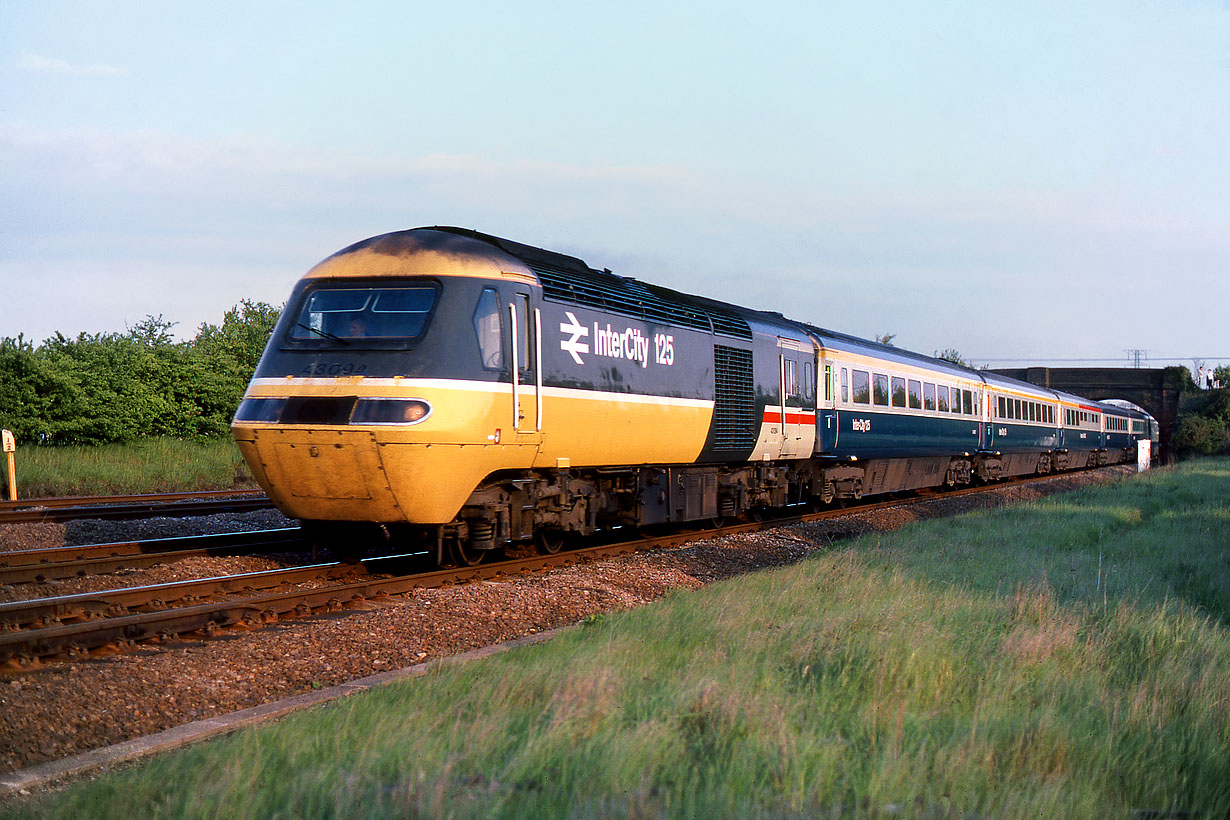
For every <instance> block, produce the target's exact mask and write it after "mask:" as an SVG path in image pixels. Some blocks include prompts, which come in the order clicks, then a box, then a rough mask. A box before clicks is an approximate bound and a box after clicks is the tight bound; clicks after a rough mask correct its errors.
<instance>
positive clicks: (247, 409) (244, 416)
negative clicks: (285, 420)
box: [235, 399, 286, 423]
mask: <svg viewBox="0 0 1230 820" xmlns="http://www.w3.org/2000/svg"><path fill="white" fill-rule="evenodd" d="M285 407H286V399H244V400H243V401H241V402H240V403H239V409H238V410H236V411H235V421H263V422H269V423H273V422H277V421H278V420H279V419H280V418H281V417H282V410H283V408H285Z"/></svg>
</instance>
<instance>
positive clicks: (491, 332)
mask: <svg viewBox="0 0 1230 820" xmlns="http://www.w3.org/2000/svg"><path fill="white" fill-rule="evenodd" d="M474 334H475V335H476V336H477V337H478V352H479V356H480V358H481V359H482V363H483V369H484V370H503V369H504V344H503V341H504V340H503V335H504V334H503V327H502V326H501V315H500V295H499V293H497V292H496V290H495V288H483V292H482V295H481V296H479V297H478V307H476V308H474Z"/></svg>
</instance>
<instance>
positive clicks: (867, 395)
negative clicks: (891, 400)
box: [854, 370, 871, 404]
mask: <svg viewBox="0 0 1230 820" xmlns="http://www.w3.org/2000/svg"><path fill="white" fill-rule="evenodd" d="M854 403H855V404H871V377H870V376H868V375H867V371H866V370H855V371H854Z"/></svg>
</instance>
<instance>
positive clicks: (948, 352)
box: [935, 347, 973, 367]
mask: <svg viewBox="0 0 1230 820" xmlns="http://www.w3.org/2000/svg"><path fill="white" fill-rule="evenodd" d="M935 358H937V359H943V360H944V361H946V362H952V363H953V364H959V365H961V366H962V367H973V365H971V364H970V363H969V362H967V361H965V359H963V358H961V353H960V352H959V351H958V350H957V349H956V348H952V347H946V348H944V349H943V350H937V351H935Z"/></svg>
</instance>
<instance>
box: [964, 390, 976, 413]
mask: <svg viewBox="0 0 1230 820" xmlns="http://www.w3.org/2000/svg"><path fill="white" fill-rule="evenodd" d="M961 405H962V406H963V407H964V408H965V415H967V416H972V415H974V394H973V393H971V392H970V391H968V390H962V391H961Z"/></svg>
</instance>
